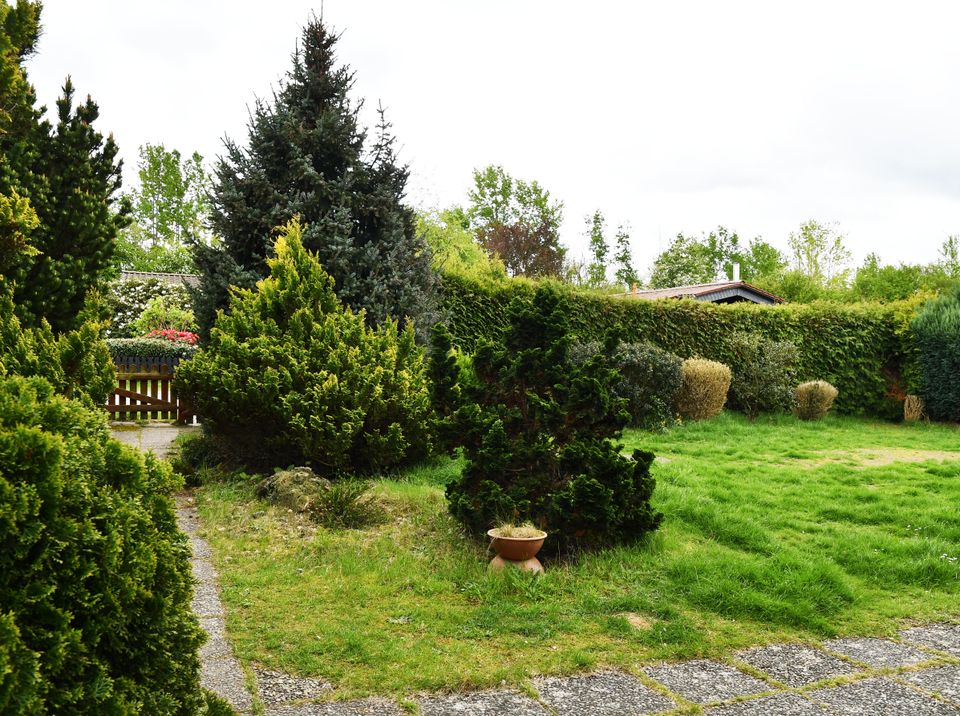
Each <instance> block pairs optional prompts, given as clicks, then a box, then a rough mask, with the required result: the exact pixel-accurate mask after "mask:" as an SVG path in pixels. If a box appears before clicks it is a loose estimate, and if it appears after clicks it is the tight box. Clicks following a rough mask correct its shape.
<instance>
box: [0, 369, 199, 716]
mask: <svg viewBox="0 0 960 716" xmlns="http://www.w3.org/2000/svg"><path fill="white" fill-rule="evenodd" d="M0 455H2V469H0V495H2V496H3V499H2V500H0V542H2V544H3V545H4V549H3V550H0V604H2V605H3V610H2V612H0V712H2V713H4V714H10V715H11V716H13V715H16V714H23V715H24V716H28V715H29V716H33V715H34V714H81V713H99V714H117V715H121V714H129V715H130V716H135V715H136V714H146V713H149V714H158V715H161V714H170V715H173V714H177V715H181V714H182V715H184V716H185V715H186V714H194V713H198V711H200V709H201V708H202V707H201V703H202V701H201V699H202V696H201V692H200V686H199V670H200V669H199V666H200V665H199V661H198V659H197V648H198V646H199V645H200V643H201V640H202V632H201V631H200V629H199V627H198V625H197V622H196V618H195V617H194V616H193V614H192V612H191V611H190V594H191V588H192V586H191V574H190V567H189V559H188V557H189V552H188V548H187V545H186V543H185V540H184V537H183V535H182V534H181V533H180V532H179V530H178V529H177V526H176V521H175V518H174V510H173V501H172V499H171V497H170V494H171V492H172V491H173V490H174V489H176V487H177V483H176V481H175V480H174V479H173V476H172V474H171V472H170V470H169V468H168V467H167V466H166V465H165V464H164V463H161V462H159V461H157V460H155V459H154V458H152V457H148V458H147V460H146V462H144V460H143V458H142V457H140V456H139V455H138V454H137V453H136V452H135V451H133V450H131V449H130V448H127V447H125V446H122V445H121V444H120V443H118V442H116V441H114V440H111V439H110V437H109V431H108V429H107V425H106V419H105V417H104V415H103V414H102V413H99V412H97V411H94V410H91V409H89V408H88V407H86V406H84V405H82V404H80V403H78V402H77V401H72V400H68V399H65V398H63V397H60V396H56V395H54V391H53V388H52V387H51V386H50V384H49V383H48V382H47V381H46V380H44V379H42V378H22V377H19V376H15V377H10V378H2V379H0Z"/></svg>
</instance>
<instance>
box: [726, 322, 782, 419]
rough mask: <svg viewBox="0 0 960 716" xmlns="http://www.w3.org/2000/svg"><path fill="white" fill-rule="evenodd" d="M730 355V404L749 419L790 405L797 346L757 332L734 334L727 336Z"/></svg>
mask: <svg viewBox="0 0 960 716" xmlns="http://www.w3.org/2000/svg"><path fill="white" fill-rule="evenodd" d="M730 350H731V353H732V354H733V356H734V361H733V380H732V382H731V383H730V396H731V398H732V402H733V403H734V407H736V408H739V409H740V410H742V411H743V412H744V413H746V414H747V416H748V417H750V418H751V419H753V418H756V417H757V416H758V415H760V414H761V413H771V412H778V411H786V410H790V409H791V408H792V407H793V390H794V385H795V383H794V373H795V370H796V366H797V361H798V355H797V347H796V346H795V345H794V344H793V343H790V342H789V341H774V340H771V339H769V338H765V337H764V336H762V335H760V334H758V333H737V334H735V335H734V336H733V337H732V338H731V339H730Z"/></svg>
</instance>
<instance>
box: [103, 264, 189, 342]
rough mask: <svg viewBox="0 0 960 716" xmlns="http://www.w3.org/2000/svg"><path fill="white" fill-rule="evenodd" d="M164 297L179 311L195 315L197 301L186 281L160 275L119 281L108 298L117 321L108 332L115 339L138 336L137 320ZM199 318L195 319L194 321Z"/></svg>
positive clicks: (111, 287)
mask: <svg viewBox="0 0 960 716" xmlns="http://www.w3.org/2000/svg"><path fill="white" fill-rule="evenodd" d="M158 298H162V299H164V305H166V306H171V307H172V308H171V310H175V311H177V312H183V313H186V312H189V313H190V315H191V316H192V315H193V302H192V300H191V298H190V294H189V292H188V291H187V288H186V286H185V285H184V284H173V283H168V282H166V281H160V280H159V279H156V278H146V279H141V278H134V279H126V280H122V281H116V282H114V283H112V284H111V285H110V291H109V293H108V294H107V301H108V303H109V304H110V310H111V312H112V314H113V320H112V322H111V324H110V328H109V329H107V333H108V335H109V336H110V337H111V338H134V337H136V336H137V335H138V329H137V327H136V326H135V322H136V321H137V319H138V318H140V316H141V315H143V312H144V311H145V310H146V309H147V306H148V305H150V302H151V301H153V300H154V299H158ZM195 321H196V319H194V322H195Z"/></svg>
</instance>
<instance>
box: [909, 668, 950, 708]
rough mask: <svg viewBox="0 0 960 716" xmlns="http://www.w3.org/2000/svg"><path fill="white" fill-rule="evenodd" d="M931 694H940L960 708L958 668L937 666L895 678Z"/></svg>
mask: <svg viewBox="0 0 960 716" xmlns="http://www.w3.org/2000/svg"><path fill="white" fill-rule="evenodd" d="M897 678H898V679H903V680H904V681H908V682H910V683H911V684H913V685H914V686H916V687H918V688H921V689H923V690H924V691H928V692H930V693H932V694H940V696H942V697H943V698H945V699H947V700H948V701H952V702H953V703H955V704H956V705H958V706H960V666H957V665H956V664H952V665H950V666H937V667H934V668H932V669H924V670H923V671H914V672H911V673H909V674H901V675H900V676H898V677H897Z"/></svg>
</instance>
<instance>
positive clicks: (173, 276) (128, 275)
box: [120, 271, 200, 288]
mask: <svg viewBox="0 0 960 716" xmlns="http://www.w3.org/2000/svg"><path fill="white" fill-rule="evenodd" d="M151 278H152V279H156V280H157V281H160V282H161V283H169V284H173V285H175V286H180V285H183V284H186V285H187V286H192V287H194V288H196V287H197V286H199V285H200V277H199V276H197V275H196V274H192V273H162V272H160V271H121V272H120V280H121V281H146V280H147V279H151Z"/></svg>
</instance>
